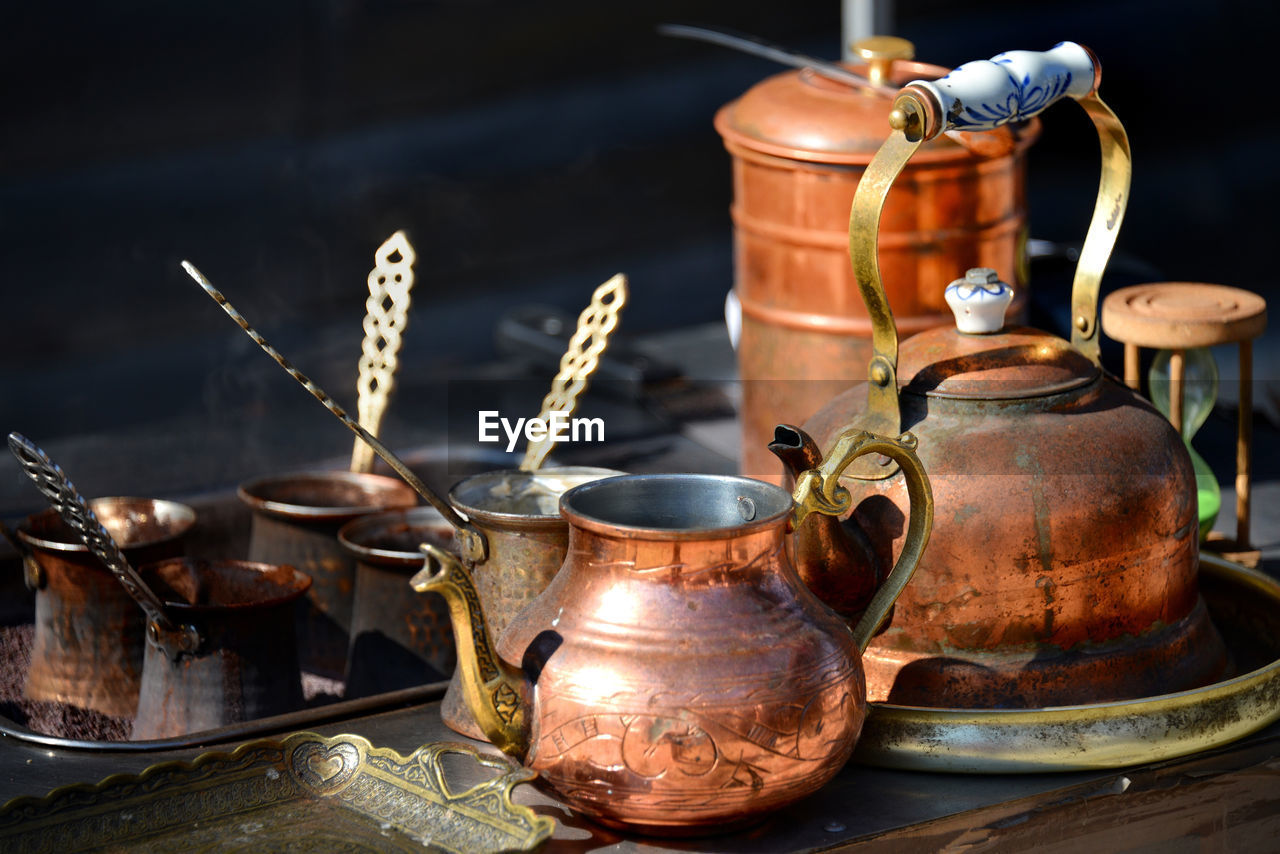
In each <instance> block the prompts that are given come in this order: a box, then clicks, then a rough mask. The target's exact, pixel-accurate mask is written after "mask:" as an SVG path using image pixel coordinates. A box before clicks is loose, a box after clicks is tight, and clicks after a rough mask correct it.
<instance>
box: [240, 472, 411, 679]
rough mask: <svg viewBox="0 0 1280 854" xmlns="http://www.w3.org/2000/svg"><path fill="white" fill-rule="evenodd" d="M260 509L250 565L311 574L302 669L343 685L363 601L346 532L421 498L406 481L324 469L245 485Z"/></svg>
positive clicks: (248, 500)
mask: <svg viewBox="0 0 1280 854" xmlns="http://www.w3.org/2000/svg"><path fill="white" fill-rule="evenodd" d="M239 495H240V500H241V501H243V502H244V503H245V504H247V505H248V506H249V507H250V508H251V509H252V510H253V525H252V528H251V530H250V534H249V560H250V561H253V562H257V563H265V564H290V565H292V566H295V567H297V568H298V569H299V570H301V571H302V572H304V573H306V574H307V575H309V576H311V579H312V582H313V583H312V586H311V589H310V591H309V592H308V593H307V599H306V604H305V605H304V607H303V608H301V609H299V617H298V621H299V624H298V637H299V641H298V642H299V656H300V658H301V662H302V669H303V670H306V671H308V672H311V673H316V674H319V675H321V676H326V677H329V678H333V679H341V678H342V677H343V674H344V671H345V669H346V659H347V646H348V642H349V632H350V630H351V611H352V604H353V601H354V598H355V578H356V568H355V560H354V559H352V557H351V556H350V555H349V554H348V553H347V552H346V551H345V550H344V549H343V548H342V546H341V545H340V544H339V543H338V529H339V528H341V527H342V526H343V525H345V524H346V523H347V522H350V521H351V520H352V519H355V518H357V517H360V516H365V515H368V514H370V513H380V512H383V511H386V510H394V509H400V508H409V507H412V506H414V504H416V503H417V500H418V496H417V494H416V493H415V492H414V491H413V490H412V489H410V488H409V487H408V486H407V485H406V484H405V483H404V482H403V481H400V480H398V479H396V478H391V477H384V476H382V475H376V474H361V473H357V472H348V471H316V472H301V473H297V474H284V475H273V476H271V477H264V478H259V479H257V480H253V481H249V482H247V483H244V484H241V486H240V489H239Z"/></svg>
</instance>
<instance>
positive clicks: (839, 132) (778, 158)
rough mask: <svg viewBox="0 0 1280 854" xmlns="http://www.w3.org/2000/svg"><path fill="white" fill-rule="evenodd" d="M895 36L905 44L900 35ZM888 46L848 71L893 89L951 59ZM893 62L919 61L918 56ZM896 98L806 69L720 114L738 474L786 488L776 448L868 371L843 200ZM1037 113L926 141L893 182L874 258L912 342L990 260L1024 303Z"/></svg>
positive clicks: (901, 328) (770, 82)
mask: <svg viewBox="0 0 1280 854" xmlns="http://www.w3.org/2000/svg"><path fill="white" fill-rule="evenodd" d="M895 41H897V42H899V43H900V44H908V46H909V43H905V42H902V40H900V39H899V40H895ZM894 55H895V54H892V53H890V54H889V55H888V56H884V55H882V56H881V57H880V58H879V59H876V60H873V63H872V64H873V65H874V66H875V69H872V68H871V67H870V66H863V65H850V66H849V68H850V70H852V71H854V72H856V73H860V74H864V75H870V74H871V72H872V71H873V70H875V71H877V72H878V73H880V72H882V73H884V82H885V83H886V84H888V85H890V86H892V87H894V88H896V87H898V86H901V85H902V84H904V83H906V82H907V81H910V80H916V79H921V78H936V77H940V76H942V75H943V74H945V73H946V71H947V70H946V69H945V68H941V67H939V66H936V65H928V64H925V63H920V62H911V61H907V60H906V59H900V60H897V61H893V62H892V65H891V66H889V67H887V68H886V67H885V65H886V63H888V62H889V61H890V60H891V59H892V57H893V56H894ZM896 55H897V56H903V55H906V56H908V57H909V56H910V53H909V51H907V52H901V51H900V52H899V53H897V54H896ZM891 107H892V98H891V97H889V96H887V95H885V94H883V93H882V91H874V90H860V89H855V88H853V87H852V86H850V85H848V84H846V83H842V82H837V81H834V80H829V79H826V78H824V77H821V76H819V75H817V74H816V73H814V72H812V71H810V70H808V69H805V70H800V71H788V72H785V73H782V74H778V75H776V76H773V77H770V78H768V79H767V80H764V81H763V82H761V83H759V84H758V85H756V86H754V87H752V88H751V89H750V90H748V91H747V92H746V94H744V95H743V96H742V97H740V98H738V99H737V100H736V101H733V102H731V103H729V104H727V105H726V106H724V107H723V108H721V109H720V111H719V112H718V113H717V114H716V118H715V126H716V130H717V131H719V132H720V134H721V136H723V137H724V144H725V148H727V149H728V151H729V154H730V155H731V156H732V160H733V206H732V208H731V213H732V217H733V224H734V268H735V283H734V290H735V293H736V295H737V297H738V301H739V303H740V304H741V307H742V332H741V338H740V340H739V343H738V368H739V375H740V376H741V378H742V383H743V386H742V408H741V419H742V453H741V467H742V473H743V474H746V475H749V476H752V477H759V478H763V479H766V480H771V481H773V482H775V483H776V482H780V481H781V475H782V469H781V466H780V465H779V464H778V462H777V460H775V459H774V458H773V457H772V456H771V455H770V453H769V451H768V449H767V446H768V444H769V442H770V440H771V438H772V436H773V428H774V426H775V425H776V424H778V423H781V422H788V423H792V424H799V423H802V422H803V421H804V420H806V419H807V418H809V416H811V415H813V414H814V413H815V412H817V411H818V409H819V408H820V407H821V406H822V405H823V404H824V403H826V402H827V401H828V400H830V399H831V398H832V397H833V396H834V395H835V394H838V393H839V392H841V391H843V390H844V389H845V388H848V386H849V385H850V384H852V383H854V382H857V381H859V380H864V379H866V368H867V363H868V361H869V359H870V357H871V346H870V335H871V321H870V319H869V318H868V316H867V312H866V307H865V305H864V304H863V302H862V299H861V297H860V296H859V292H858V288H857V285H856V283H855V281H854V278H853V272H852V269H851V268H850V264H849V251H848V246H849V209H850V205H851V204H852V202H853V194H854V191H855V190H856V188H857V186H858V181H859V180H860V179H861V177H862V174H863V171H864V169H865V167H866V165H867V164H868V163H869V162H870V160H871V158H872V156H873V155H874V154H875V153H876V151H877V150H878V149H879V148H880V144H881V143H882V142H884V140H885V138H886V136H887V135H888V131H889V112H890V109H891ZM1038 131H1039V125H1038V123H1037V122H1036V121H1034V120H1033V121H1031V122H1030V123H1028V124H1025V125H1021V126H1016V127H1015V126H1009V127H1004V128H1001V129H999V130H998V131H994V132H992V133H988V134H983V135H977V134H972V135H971V134H960V133H956V134H953V135H951V136H943V137H940V138H939V139H937V140H934V141H932V142H930V143H928V144H927V145H926V146H925V147H924V148H923V149H922V150H921V151H920V152H918V153H917V154H916V156H915V157H914V158H913V159H912V161H911V162H910V163H909V164H908V165H907V167H906V169H905V171H904V172H903V173H902V175H901V176H900V177H899V178H898V180H897V182H896V183H895V184H894V189H893V192H892V193H890V194H889V198H888V201H887V203H886V205H885V208H884V215H883V219H882V221H881V227H880V242H879V246H880V265H881V268H882V269H883V271H884V281H885V282H886V283H887V287H888V298H889V303H890V305H891V306H892V308H893V313H894V317H895V318H896V320H897V326H898V332H899V334H900V335H902V336H903V337H906V336H909V335H912V334H914V333H916V332H919V331H921V330H924V329H928V328H932V327H935V326H939V325H944V324H949V323H950V322H951V320H950V318H951V314H950V312H949V311H948V310H947V307H946V305H945V304H944V302H943V300H942V294H941V293H940V290H939V289H938V287H937V283H938V282H939V281H943V282H945V281H948V280H949V279H951V278H952V277H953V274H954V271H955V270H964V269H967V268H969V267H990V268H993V269H995V270H997V271H998V272H999V273H1000V275H1001V276H1002V277H1004V280H1005V281H1007V282H1010V283H1012V284H1014V286H1015V290H1016V292H1017V293H1018V294H1019V302H1018V303H1016V304H1015V305H1014V307H1013V310H1012V312H1011V315H1012V316H1013V317H1017V316H1019V314H1020V312H1021V311H1022V310H1023V308H1024V306H1025V298H1026V287H1025V285H1026V258H1025V247H1026V235H1027V216H1026V193H1025V186H1024V184H1025V181H1024V178H1025V171H1026V169H1025V154H1026V150H1027V147H1028V146H1029V145H1030V143H1031V142H1032V141H1033V140H1034V138H1035V136H1036V135H1037V133H1038Z"/></svg>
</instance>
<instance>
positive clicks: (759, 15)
mask: <svg viewBox="0 0 1280 854" xmlns="http://www.w3.org/2000/svg"><path fill="white" fill-rule="evenodd" d="M839 12H840V10H839V4H838V3H837V2H835V1H834V0H827V2H805V3H738V2H733V3H731V2H727V0H692V1H691V2H678V3H677V2H647V3H640V4H628V5H624V4H616V3H602V2H586V0H554V2H527V1H526V2H513V0H440V2H411V0H365V2H360V1H359V0H315V1H314V2H306V1H305V0H293V2H278V3H263V2H244V0H224V2H220V3H216V4H214V3H172V2H160V0H132V2H113V3H109V4H103V3H86V2H62V3H58V2H54V3H47V4H9V5H8V7H7V8H6V9H5V10H4V11H3V12H2V13H0V15H2V16H3V19H2V20H0V74H2V75H3V79H4V81H5V82H4V85H3V89H2V90H0V91H3V93H4V94H3V99H4V101H3V103H4V107H5V110H4V122H3V125H2V126H0V127H2V129H0V287H3V295H4V298H5V299H4V306H5V310H4V312H3V320H2V321H0V427H3V428H4V429H5V430H6V431H8V430H11V429H14V430H19V431H20V432H23V433H25V434H26V435H28V436H30V437H31V438H32V439H33V440H35V441H36V442H37V443H39V444H42V445H43V446H44V447H46V448H47V449H48V450H49V451H50V452H51V453H53V454H54V456H55V458H58V459H59V460H60V461H62V462H63V463H64V466H65V467H66V468H67V469H68V471H69V472H70V473H71V474H72V476H73V478H74V479H76V480H77V481H78V483H79V484H80V486H81V488H82V489H83V490H84V491H85V492H88V493H90V494H104V493H120V492H129V491H133V492H137V491H142V490H155V491H159V492H163V493H167V494H174V493H181V492H183V491H190V490H193V489H198V488H222V487H225V486H228V485H231V484H234V483H235V482H236V481H237V480H238V479H240V478H241V477H243V476H244V475H245V474H246V473H260V472H263V471H279V470H284V469H288V468H290V467H296V466H298V465H301V464H305V463H308V462H311V461H315V460H318V459H323V458H330V457H337V456H341V455H344V454H346V453H348V452H349V446H350V441H349V434H347V433H346V431H345V430H344V429H343V428H342V427H341V426H340V425H338V424H336V422H333V421H332V420H331V419H330V417H329V416H327V415H325V414H324V413H323V412H321V411H320V409H319V406H318V405H317V404H315V403H314V402H312V401H311V400H310V399H309V398H308V397H307V396H306V394H305V393H304V392H303V391H302V390H301V389H298V388H296V387H293V385H292V382H291V381H290V380H289V379H288V378H286V377H285V376H284V375H283V373H281V372H280V371H279V369H278V368H276V367H275V366H274V365H271V364H270V362H269V361H268V360H267V359H266V357H265V356H263V355H262V354H261V353H259V352H258V351H257V348H256V347H254V345H253V344H252V343H251V342H250V341H249V340H248V338H247V337H245V336H244V335H243V333H241V332H240V331H239V330H237V329H236V328H235V327H234V325H233V324H232V323H231V322H230V321H229V320H228V319H227V318H226V317H225V316H224V315H223V314H222V312H221V311H219V310H218V309H217V308H216V306H214V305H213V303H212V302H211V301H209V300H208V298H207V297H205V296H204V295H203V294H202V293H201V292H200V290H199V289H198V288H197V287H196V286H195V284H194V283H192V282H191V281H190V280H189V279H188V278H187V277H186V275H185V274H184V273H183V272H182V271H181V270H180V268H179V266H178V262H179V261H180V260H181V259H183V258H188V259H190V260H192V261H193V262H194V263H195V264H196V265H197V266H199V267H200V268H201V269H202V270H203V271H204V272H205V273H206V274H207V275H209V277H210V278H211V279H212V280H213V281H214V282H215V284H217V285H218V286H219V287H221V288H222V290H223V291H224V292H225V293H226V294H227V295H228V297H230V298H231V300H232V301H233V302H234V303H236V304H237V306H238V307H239V308H240V309H241V310H242V311H243V312H244V313H245V315H246V316H247V317H248V318H249V319H250V320H251V321H252V322H253V323H254V324H255V325H257V326H258V327H259V328H260V329H261V330H262V331H263V332H264V333H265V334H266V336H267V338H268V339H269V340H271V341H273V343H275V344H277V345H278V346H279V347H280V348H281V349H282V350H283V351H285V353H286V354H288V355H290V356H291V357H292V358H293V359H294V360H295V361H296V362H297V363H298V364H299V366H300V367H302V368H303V370H304V371H306V372H308V373H310V374H312V375H313V376H314V377H315V379H316V380H317V381H319V382H320V383H321V385H323V386H325V387H326V388H328V389H329V390H331V391H333V392H334V393H335V395H336V396H337V397H339V398H341V399H342V400H343V401H344V402H346V403H354V387H355V373H356V359H357V357H358V354H359V342H360V337H361V334H362V332H361V328H360V319H361V317H362V316H363V313H364V300H365V296H366V293H367V291H366V286H365V277H366V275H367V273H368V271H369V268H370V266H371V263H372V253H373V250H374V248H375V247H376V246H377V245H378V244H379V243H381V242H382V240H384V239H385V238H386V237H387V236H389V235H390V234H391V233H392V232H393V231H395V230H396V229H398V228H404V229H406V230H407V231H408V233H409V236H410V238H411V240H412V241H413V243H414V245H415V247H416V248H417V251H418V256H419V257H418V264H417V277H418V283H417V285H416V287H415V291H414V303H413V311H412V315H411V317H412V319H411V324H410V327H409V330H408V333H407V340H406V345H405V350H404V351H403V353H402V371H401V381H400V383H401V384H400V386H399V389H398V392H397V397H396V400H395V401H394V402H393V405H392V413H391V415H390V416H389V418H388V421H387V422H386V425H385V427H384V437H385V438H386V439H387V441H388V443H389V444H391V445H393V446H396V447H402V446H408V445H413V444H415V443H422V442H426V441H430V440H431V438H432V436H433V435H434V432H433V431H434V430H435V429H436V427H435V426H434V425H436V424H438V423H439V421H440V419H439V418H437V417H436V416H437V415H438V412H439V410H440V409H441V408H442V407H447V406H448V402H447V397H448V386H449V382H448V381H449V380H450V379H454V380H455V381H457V378H458V377H460V376H465V375H466V372H467V370H469V366H472V365H474V364H476V363H478V362H484V361H487V360H491V359H492V358H493V355H494V351H493V342H492V326H493V323H494V321H495V320H496V318H497V316H498V315H499V314H500V313H501V312H502V311H503V310H504V308H506V307H509V306H512V305H516V304H519V303H523V302H530V301H538V302H544V303H549V304H551V305H553V306H558V307H560V308H562V309H563V310H565V311H568V312H571V313H572V314H575V315H576V313H577V312H578V311H579V310H580V309H581V307H582V305H583V304H584V303H585V300H586V297H587V295H588V294H589V292H590V290H591V288H593V287H594V286H595V285H596V284H597V283H599V282H601V281H603V280H604V279H605V278H607V277H608V276H609V275H610V274H612V273H614V272H617V271H620V270H622V271H626V272H627V273H628V274H629V275H630V277H631V283H632V304H631V305H630V306H629V307H628V309H627V310H626V314H625V319H624V326H625V329H626V330H627V332H628V333H632V334H644V333H653V332H658V331H662V330H669V329H672V328H676V327H682V326H690V325H694V324H700V323H708V322H714V321H716V320H717V319H718V318H719V317H720V316H721V309H722V302H723V298H724V294H725V292H726V291H727V290H728V289H729V288H730V287H731V284H732V257H731V231H730V223H729V217H728V206H729V201H730V198H729V197H730V186H729V159H728V156H727V154H726V153H725V151H724V149H723V147H722V145H721V143H720V139H719V137H718V136H717V135H716V133H715V131H714V130H713V128H712V125H711V119H712V115H713V114H714V112H715V110H716V109H717V108H718V107H719V106H721V105H722V104H723V103H725V102H727V101H729V100H731V99H733V98H734V97H736V96H738V95H739V94H741V93H742V92H743V91H744V90H746V89H747V88H749V87H750V86H751V85H753V84H754V83H755V82H757V81H759V80H760V79H762V78H763V77H765V76H767V75H769V74H772V73H775V72H777V71H779V70H780V69H779V68H778V67H777V66H774V65H772V64H770V63H768V62H766V61H763V60H759V59H755V58H751V57H746V56H742V55H739V54H736V53H732V52H729V51H726V50H724V49H722V48H718V47H713V46H710V45H705V44H699V43H693V42H686V41H677V40H672V39H668V38H663V37H659V36H658V35H656V34H655V32H654V26H655V25H656V24H657V23H659V22H663V21H683V22H689V23H702V24H708V25H714V26H727V27H732V28H736V29H738V30H743V31H747V32H751V33H756V34H758V35H761V36H765V37H768V38H770V39H772V40H774V41H778V42H782V43H785V44H788V45H791V46H794V47H796V48H798V49H801V50H803V51H806V52H809V53H812V54H815V55H819V56H824V57H830V58H836V57H838V56H839V53H840V43H839V42H840V35H839V34H840V22H839ZM895 29H896V32H897V34H899V35H902V36H905V37H907V38H909V39H911V40H912V41H913V42H915V44H916V50H917V57H918V58H920V59H922V60H925V61H929V62H934V63H938V64H941V65H948V66H950V65H956V64H959V63H960V62H963V61H966V60H969V59H978V58H985V57H987V56H990V55H992V54H994V53H997V52H1000V51H1002V50H1007V49H1013V48H1026V49H1035V50H1043V49H1047V48H1048V47H1050V46H1052V45H1053V44H1054V43H1056V42H1057V41H1060V40H1062V39H1072V40H1075V41H1079V42H1081V43H1083V44H1086V45H1088V46H1090V47H1091V48H1093V49H1094V50H1095V51H1096V53H1097V54H1098V55H1099V56H1100V57H1101V58H1102V61H1103V68H1104V73H1103V84H1102V90H1101V91H1102V94H1103V97H1104V98H1105V99H1106V100H1107V101H1108V103H1109V104H1110V105H1111V106H1112V107H1113V108H1114V109H1115V110H1116V112H1117V113H1118V114H1119V115H1120V117H1121V119H1122V120H1123V121H1124V122H1125V124H1126V126H1127V128H1128V131H1129V133H1130V136H1131V140H1132V148H1133V152H1134V160H1135V177H1134V184H1133V196H1132V198H1133V201H1132V204H1131V206H1130V208H1129V212H1128V215H1127V218H1126V220H1125V225H1124V229H1123V231H1122V233H1121V236H1120V241H1119V253H1120V256H1121V257H1120V259H1119V263H1118V264H1117V268H1118V269H1119V272H1118V273H1115V274H1113V275H1112V277H1111V278H1109V279H1108V281H1107V282H1106V283H1105V284H1104V290H1107V289H1109V288H1111V287H1114V286H1115V285H1116V284H1129V283H1132V282H1133V281H1140V280H1144V279H1159V278H1170V279H1185V280H1203V281H1211V282H1221V283H1224V284H1231V285H1236V286H1240V287H1244V288H1248V289H1250V290H1255V291H1259V292H1261V293H1263V294H1265V295H1269V296H1274V295H1276V293H1277V287H1276V283H1275V282H1276V274H1275V269H1276V263H1275V260H1274V259H1273V257H1272V253H1273V251H1274V245H1275V243H1276V239H1275V232H1276V229H1275V226H1276V221H1275V220H1276V218H1275V216H1274V213H1273V211H1274V209H1275V207H1274V205H1275V199H1276V198H1277V191H1278V190H1280V177H1278V176H1280V170H1277V168H1276V159H1277V154H1278V153H1280V152H1278V150H1277V143H1276V139H1277V136H1276V131H1277V130H1278V128H1277V124H1280V121H1278V119H1277V114H1278V113H1280V111H1278V110H1277V109H1276V108H1275V104H1274V98H1272V97H1271V96H1270V95H1269V93H1270V90H1271V88H1272V87H1271V80H1272V78H1273V76H1274V75H1273V74H1272V63H1271V62H1270V59H1269V57H1270V55H1271V51H1272V49H1273V45H1274V39H1275V36H1276V35H1277V32H1276V27H1275V16H1274V14H1273V13H1272V11H1271V4H1269V3H1264V2H1219V3H1203V2H1199V3H1192V2H1176V1H1175V2H1162V3H1154V2H1149V3H1140V2H1114V0H1112V2H1072V3H1065V2H1044V3H1036V4H1028V3H1025V2H1024V3H1012V2H1009V3H1005V2H981V3H946V2H910V0H903V2H900V3H899V4H898V5H897V26H896V27H895ZM1092 134H1093V131H1092V129H1091V127H1090V125H1089V124H1088V122H1087V120H1086V119H1085V118H1084V116H1083V114H1082V113H1080V111H1078V110H1074V109H1071V108H1069V107H1060V108H1058V109H1056V110H1054V111H1052V112H1051V113H1050V114H1049V115H1048V116H1047V119H1046V122H1045V133H1044V135H1043V137H1042V140H1041V142H1040V143H1039V144H1037V146H1036V147H1035V149H1034V151H1033V154H1032V159H1031V171H1030V198H1031V224H1032V229H1031V230H1032V236H1033V237H1037V238H1043V239H1048V240H1055V241H1068V242H1069V241H1078V240H1079V239H1081V238H1082V237H1083V234H1084V230H1085V227H1086V225H1087V222H1088V217H1089V214H1090V212H1091V210H1092V205H1093V196H1094V193H1095V191H1096V182H1097V177H1096V176H1097V143H1096V138H1095V137H1093V135H1092ZM1126 277H1127V278H1126ZM941 284H943V283H940V286H941ZM1037 287H1039V288H1040V289H1041V293H1040V294H1039V295H1038V296H1037V306H1036V307H1037V319H1038V320H1039V321H1040V322H1041V323H1055V322H1058V321H1064V320H1065V312H1066V309H1065V301H1066V293H1065V290H1064V288H1065V284H1060V283H1059V284H1055V282H1054V279H1053V278H1052V276H1050V277H1049V278H1047V279H1045V280H1044V281H1043V282H1041V281H1037ZM1060 306H1061V311H1059V310H1058V308H1059V307H1060ZM1271 339H1274V336H1271ZM1271 339H1269V340H1271ZM1275 353H1276V351H1275V349H1274V348H1272V347H1270V345H1269V343H1268V342H1266V341H1264V342H1263V343H1262V344H1260V345H1259V348H1258V352H1257V355H1256V373H1257V374H1258V375H1259V376H1260V377H1262V378H1263V379H1269V378H1270V377H1271V376H1272V374H1273V373H1274V367H1275V362H1276V356H1275ZM1113 367H1115V368H1116V369H1118V367H1119V365H1118V364H1116V365H1114V366H1113ZM1223 370H1224V376H1226V377H1227V378H1228V379H1229V377H1230V374H1231V371H1232V370H1233V366H1232V365H1231V364H1230V360H1229V357H1228V361H1227V363H1226V364H1224V367H1223ZM712 378H714V377H712ZM1228 385H1229V383H1228ZM1228 396H1230V395H1229V393H1228ZM1261 397H1262V398H1263V399H1261V400H1260V401H1259V403H1260V404H1261V405H1262V407H1263V410H1264V415H1265V414H1266V412H1267V407H1268V405H1269V404H1268V402H1267V400H1266V390H1265V389H1264V391H1263V393H1262V394H1261ZM1258 453H1259V455H1260V456H1268V455H1269V454H1270V449H1269V448H1266V447H1263V448H1260V449H1259V451H1258ZM0 471H10V472H11V474H8V475H5V476H4V479H5V480H6V481H8V480H14V481H17V480H20V476H19V475H18V473H17V469H16V466H14V467H12V469H8V468H2V467H0ZM0 494H3V495H4V496H7V497H5V498H4V499H3V500H0V510H8V511H14V512H16V511H19V510H23V509H24V508H28V509H29V508H30V507H32V506H34V505H35V504H37V503H38V498H37V497H36V495H35V493H34V490H31V489H30V488H29V487H27V489H26V490H25V491H23V490H22V489H21V488H19V487H17V486H14V487H13V488H12V489H8V488H6V489H5V490H0Z"/></svg>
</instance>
